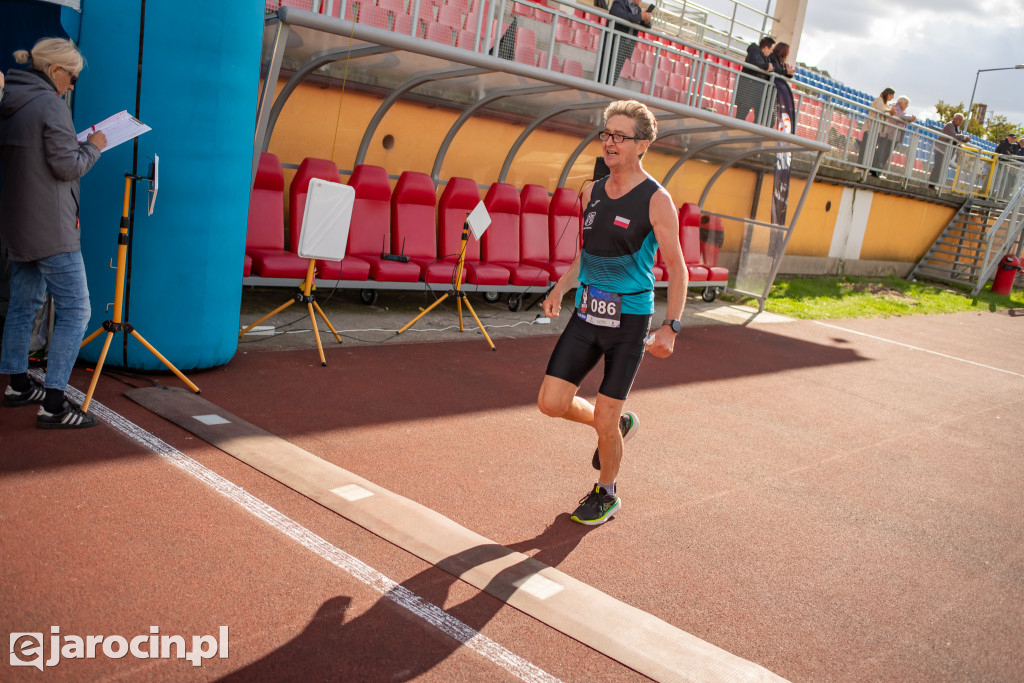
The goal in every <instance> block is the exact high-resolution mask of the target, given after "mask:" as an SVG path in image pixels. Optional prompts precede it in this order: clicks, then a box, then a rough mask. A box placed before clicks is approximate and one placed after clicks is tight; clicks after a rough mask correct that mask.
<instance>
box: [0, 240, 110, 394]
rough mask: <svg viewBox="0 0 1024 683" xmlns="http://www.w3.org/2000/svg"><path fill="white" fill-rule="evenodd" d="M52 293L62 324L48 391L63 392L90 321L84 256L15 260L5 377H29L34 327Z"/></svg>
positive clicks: (2, 365)
mask: <svg viewBox="0 0 1024 683" xmlns="http://www.w3.org/2000/svg"><path fill="white" fill-rule="evenodd" d="M47 289H49V290H50V295H51V296H53V305H54V311H55V312H56V314H57V322H56V324H55V325H54V328H53V334H52V335H50V343H49V347H48V351H47V355H46V381H45V382H44V383H43V386H45V387H46V388H47V389H60V390H62V391H63V390H64V389H65V388H67V385H68V380H69V379H70V378H71V369H72V368H73V367H74V365H75V360H76V359H77V358H78V349H79V347H81V345H82V336H83V335H84V334H85V326H86V325H88V324H89V316H90V309H89V287H88V285H87V284H86V282H85V263H84V262H83V261H82V252H80V251H69V252H66V253H63V254H54V255H53V256H47V257H46V258H44V259H40V260H38V261H24V262H17V261H11V301H10V304H9V305H8V307H7V320H6V322H5V323H4V344H3V349H2V350H0V374H6V375H14V374H17V373H21V372H28V352H29V348H28V346H29V343H30V342H31V338H32V322H33V320H34V319H35V316H36V312H37V311H38V310H39V307H40V306H42V305H43V300H44V296H45V293H46V290H47Z"/></svg>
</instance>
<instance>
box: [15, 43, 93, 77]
mask: <svg viewBox="0 0 1024 683" xmlns="http://www.w3.org/2000/svg"><path fill="white" fill-rule="evenodd" d="M29 57H31V58H32V68H33V69H37V70H38V71H42V72H43V73H47V72H48V71H49V69H50V67H51V66H59V67H60V68H62V69H64V70H65V71H67V72H68V73H70V74H71V75H73V76H77V75H78V74H79V73H80V72H81V71H82V67H83V66H85V60H84V59H83V58H82V53H81V52H79V51H78V47H77V46H76V45H75V43H74V42H73V41H70V40H67V39H66V38H42V39H40V40H39V41H37V42H36V44H35V45H33V46H32V54H31V55H29V53H28V52H27V51H25V50H18V51H16V52H15V53H14V59H15V61H17V62H18V63H19V64H27V63H28V61H29Z"/></svg>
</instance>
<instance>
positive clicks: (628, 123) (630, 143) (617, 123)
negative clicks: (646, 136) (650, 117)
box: [602, 114, 650, 169]
mask: <svg viewBox="0 0 1024 683" xmlns="http://www.w3.org/2000/svg"><path fill="white" fill-rule="evenodd" d="M604 130H605V131H607V132H609V133H616V134H618V135H624V136H625V137H627V138H631V137H633V136H634V135H636V121H634V120H633V119H631V118H630V117H628V116H625V115H623V114H616V115H615V116H613V117H611V118H610V119H608V122H607V123H606V124H605V127H604ZM649 144H650V143H649V142H648V141H647V140H623V141H622V142H618V143H617V142H615V140H613V139H612V137H611V136H608V139H607V140H605V141H604V142H603V143H602V146H603V150H604V163H605V164H607V165H608V168H609V169H611V168H615V167H616V166H619V165H622V164H626V165H631V164H634V163H636V161H637V160H638V159H639V158H640V154H641V153H643V152H644V151H645V150H646V149H647V146H648V145H649Z"/></svg>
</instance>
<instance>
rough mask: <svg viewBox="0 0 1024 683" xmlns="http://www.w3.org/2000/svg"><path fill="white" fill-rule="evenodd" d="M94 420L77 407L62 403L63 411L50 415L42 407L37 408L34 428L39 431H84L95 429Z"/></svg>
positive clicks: (65, 402)
mask: <svg viewBox="0 0 1024 683" xmlns="http://www.w3.org/2000/svg"><path fill="white" fill-rule="evenodd" d="M96 424H97V423H96V418H95V417H93V416H92V415H90V414H88V413H83V412H82V409H81V408H79V407H78V406H74V405H71V404H70V403H68V402H67V401H64V409H63V410H61V411H60V412H59V413H51V412H50V411H48V410H47V409H46V408H44V407H43V406H39V412H38V413H36V427H39V428H40V429H85V428H86V427H95V426H96Z"/></svg>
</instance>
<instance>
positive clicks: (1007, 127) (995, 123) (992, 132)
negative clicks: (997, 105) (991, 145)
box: [985, 114, 1024, 143]
mask: <svg viewBox="0 0 1024 683" xmlns="http://www.w3.org/2000/svg"><path fill="white" fill-rule="evenodd" d="M987 123H988V126H986V127H985V128H986V131H987V133H988V136H987V137H988V140H990V141H991V142H995V143H999V142H1002V141H1003V138H1005V137H1006V136H1007V135H1009V134H1010V133H1013V134H1014V135H1016V136H1017V137H1020V136H1021V134H1022V133H1024V127H1022V126H1018V125H1016V124H1013V123H1010V122H1009V121H1008V120H1007V119H1006V117H1005V116H1003V115H1002V114H996V115H994V116H990V117H988V121H987Z"/></svg>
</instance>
